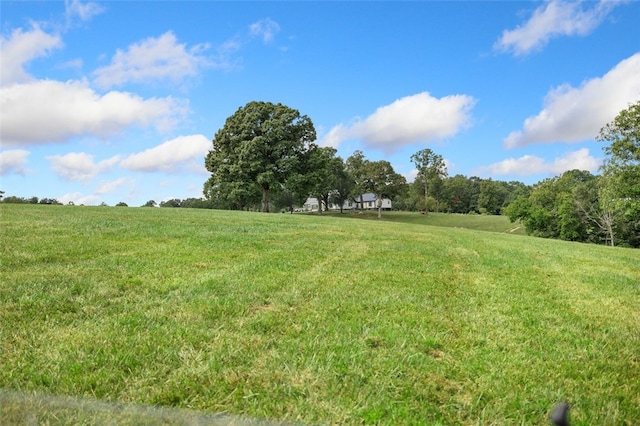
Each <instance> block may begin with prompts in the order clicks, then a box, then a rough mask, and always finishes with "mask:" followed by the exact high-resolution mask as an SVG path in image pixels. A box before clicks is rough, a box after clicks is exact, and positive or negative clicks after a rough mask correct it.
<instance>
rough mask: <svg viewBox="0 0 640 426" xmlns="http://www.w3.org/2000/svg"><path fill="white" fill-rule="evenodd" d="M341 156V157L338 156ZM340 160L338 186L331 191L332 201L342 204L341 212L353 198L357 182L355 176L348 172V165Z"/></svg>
mask: <svg viewBox="0 0 640 426" xmlns="http://www.w3.org/2000/svg"><path fill="white" fill-rule="evenodd" d="M338 158H339V157H338ZM339 160H340V166H339V167H337V169H336V176H335V178H336V186H335V188H334V190H333V191H332V192H331V199H330V201H331V203H333V204H335V205H338V206H340V213H342V210H343V208H344V204H345V203H346V202H347V201H349V200H350V199H351V193H352V192H353V187H354V186H355V183H354V181H353V177H351V175H350V174H349V172H347V169H346V165H345V164H344V162H343V161H342V159H341V158H339Z"/></svg>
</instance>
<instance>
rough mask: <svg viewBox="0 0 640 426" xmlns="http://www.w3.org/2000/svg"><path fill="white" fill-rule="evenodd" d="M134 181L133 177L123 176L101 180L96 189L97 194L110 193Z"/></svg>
mask: <svg viewBox="0 0 640 426" xmlns="http://www.w3.org/2000/svg"><path fill="white" fill-rule="evenodd" d="M133 184H134V181H133V179H131V178H126V177H121V178H118V179H116V180H109V181H104V180H103V181H100V183H99V184H98V187H97V188H96V190H95V193H96V194H100V195H102V194H108V193H110V192H114V191H116V190H118V189H120V188H121V187H123V186H125V185H133Z"/></svg>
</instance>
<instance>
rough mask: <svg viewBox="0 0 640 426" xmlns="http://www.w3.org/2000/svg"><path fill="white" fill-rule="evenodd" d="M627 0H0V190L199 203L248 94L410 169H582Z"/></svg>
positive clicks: (636, 31)
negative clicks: (212, 160) (428, 159)
mask: <svg viewBox="0 0 640 426" xmlns="http://www.w3.org/2000/svg"><path fill="white" fill-rule="evenodd" d="M638 22H640V2H637V1H614V0H609V1H589V2H586V1H585V2H582V1H548V2H507V1H503V2H497V1H492V2H482V1H468V2H464V1H460V2H430V1H424V2H416V1H412V2H359V1H358V2H356V1H353V2H333V1H331V2H303V1H300V2H284V1H282V2H269V1H263V2H217V1H215V2H214V1H191V2H189V1H175V2H168V1H167V2H165V1H155V2H154V1H145V2H142V1H140V2H134V1H129V2H126V1H117V2H116V1H111V2H80V1H74V0H68V1H64V2H53V1H46V2H42V1H38V2H29V1H4V0H3V1H2V2H0V23H1V25H2V27H1V37H2V38H1V42H2V44H1V48H0V52H1V57H0V90H1V96H0V112H1V115H0V142H1V151H0V189H2V190H4V191H5V193H6V194H5V195H18V196H22V197H31V196H37V197H40V198H42V197H53V198H57V199H58V200H59V201H61V202H63V203H65V204H66V203H68V202H69V201H73V202H75V203H76V204H79V203H81V204H87V205H92V204H100V203H101V202H105V203H107V204H109V205H114V204H116V203H117V202H120V201H123V202H126V203H127V204H129V205H130V206H139V205H142V204H143V203H145V202H146V201H147V200H155V201H156V202H160V201H163V200H167V199H170V198H181V199H184V198H188V197H201V196H202V185H203V183H204V182H205V181H206V179H207V178H208V173H207V172H206V170H205V169H204V157H205V155H206V153H207V152H208V150H209V149H210V148H211V146H212V144H211V139H212V138H213V135H214V134H215V132H216V131H217V130H218V129H220V128H221V127H222V126H223V125H224V121H225V119H226V118H227V117H228V116H230V115H232V114H233V113H234V112H235V111H236V110H237V109H238V108H239V107H241V106H243V105H245V104H246V103H247V102H250V101H254V100H256V101H269V102H273V103H278V102H281V103H283V104H286V105H288V106H290V107H292V108H295V109H297V110H299V111H300V112H301V113H302V114H305V115H308V116H309V117H310V118H311V120H312V121H313V123H314V125H315V127H316V131H317V134H318V143H319V144H321V145H330V146H334V147H336V148H337V149H338V155H340V156H341V157H342V158H344V159H346V158H347V157H348V156H350V155H351V154H352V153H353V152H354V151H355V150H362V151H363V152H364V154H365V156H366V157H367V158H368V159H370V160H380V159H387V160H389V161H390V162H391V163H392V165H393V166H394V168H395V170H396V171H397V172H398V173H401V174H403V175H405V176H406V177H407V179H408V180H409V181H411V180H413V176H415V170H414V168H413V166H412V164H411V162H410V156H411V154H413V153H415V152H417V151H419V150H421V149H423V148H430V149H432V150H433V151H435V152H436V153H438V154H440V155H442V156H443V157H444V158H445V160H446V162H447V165H448V170H449V174H450V175H451V176H453V175H456V174H463V175H466V176H480V177H482V178H493V179H497V180H519V181H522V182H525V183H528V184H531V183H535V182H538V181H540V180H542V179H544V178H547V177H551V176H555V175H559V174H561V173H562V172H564V171H566V170H569V169H574V168H578V169H583V170H589V171H591V172H593V173H597V170H598V166H599V164H600V162H601V160H602V156H603V153H602V145H601V144H599V143H597V142H596V141H595V137H596V135H597V134H598V131H599V129H600V128H601V127H602V126H603V125H604V124H606V123H607V122H609V121H611V120H612V119H613V118H614V117H615V116H616V114H617V113H618V112H619V111H620V110H622V109H624V108H626V107H627V106H628V105H629V104H630V103H632V102H635V101H637V100H638V99H640V27H639V26H638Z"/></svg>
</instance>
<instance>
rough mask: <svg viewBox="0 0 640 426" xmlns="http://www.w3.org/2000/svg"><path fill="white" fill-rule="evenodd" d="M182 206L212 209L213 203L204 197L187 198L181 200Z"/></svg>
mask: <svg viewBox="0 0 640 426" xmlns="http://www.w3.org/2000/svg"><path fill="white" fill-rule="evenodd" d="M180 207H182V208H185V209H212V208H213V203H212V202H211V201H209V200H206V199H203V198H186V199H184V200H182V201H180Z"/></svg>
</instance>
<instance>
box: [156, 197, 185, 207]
mask: <svg viewBox="0 0 640 426" xmlns="http://www.w3.org/2000/svg"><path fill="white" fill-rule="evenodd" d="M181 205H182V201H181V200H180V199H178V198H172V199H170V200H166V201H161V202H160V207H180V206H181Z"/></svg>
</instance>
